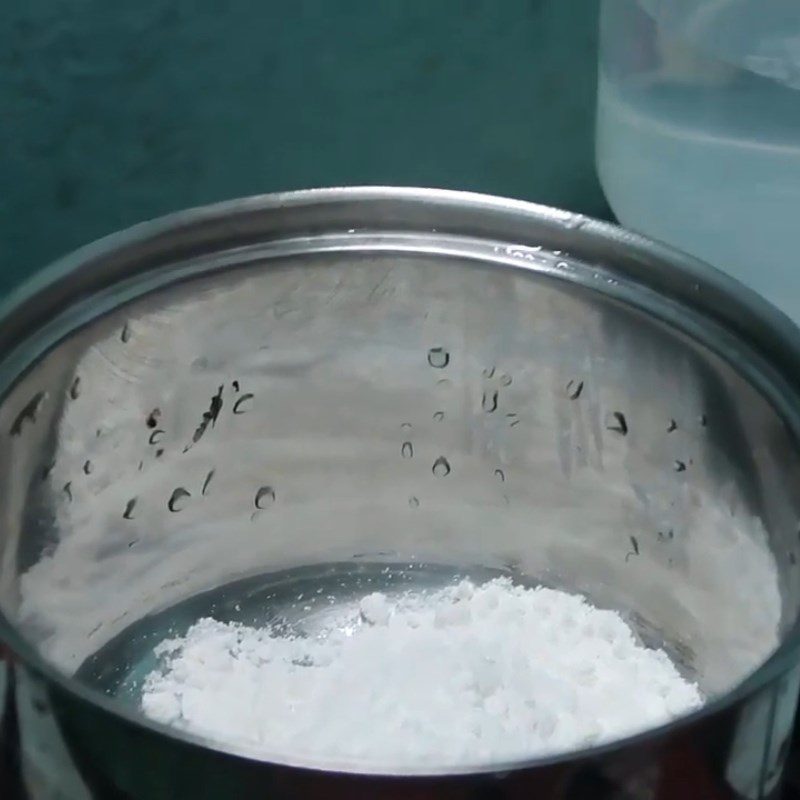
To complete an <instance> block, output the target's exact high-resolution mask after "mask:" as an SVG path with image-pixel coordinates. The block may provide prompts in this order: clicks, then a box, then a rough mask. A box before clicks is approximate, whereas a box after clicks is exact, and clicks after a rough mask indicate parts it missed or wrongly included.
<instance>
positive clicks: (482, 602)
mask: <svg viewBox="0 0 800 800" xmlns="http://www.w3.org/2000/svg"><path fill="white" fill-rule="evenodd" d="M352 622H353V625H351V626H349V627H348V628H347V629H346V630H333V631H330V632H328V633H327V634H326V635H324V636H319V637H316V638H302V637H286V636H279V635H277V633H275V632H273V631H271V630H269V629H258V628H251V627H246V626H243V625H238V624H227V623H221V622H217V621H215V620H213V619H208V618H206V619H201V620H199V621H198V622H197V623H196V624H195V625H193V626H192V627H191V628H190V629H189V631H188V632H187V634H186V636H185V637H183V638H179V639H172V640H166V641H164V642H162V643H161V644H160V645H158V647H157V648H156V655H158V656H159V657H160V658H161V659H162V666H161V668H160V669H158V670H156V671H154V672H152V673H150V675H148V677H147V678H146V680H145V684H144V687H143V694H142V709H143V711H144V713H145V714H146V715H147V716H149V717H151V718H153V719H155V720H158V721H160V722H164V723H167V724H171V725H174V726H176V727H178V728H182V729H186V730H191V731H194V732H196V733H199V734H203V735H205V736H207V737H209V738H211V739H214V740H216V741H219V742H226V743H229V744H240V745H245V746H247V747H249V748H253V747H256V748H258V749H260V750H262V751H263V753H264V755H270V754H271V755H273V756H278V755H280V754H283V755H284V756H286V755H289V754H291V755H292V756H294V757H304V758H308V759H315V758H316V759H320V760H329V759H333V760H336V759H339V760H343V761H350V762H361V763H365V762H371V763H374V764H380V765H383V766H389V765H394V766H401V765H407V766H413V765H424V764H438V765H451V766H457V765H459V764H461V765H465V764H471V765H476V764H481V763H483V764H488V763H497V762H504V761H510V760H514V759H521V758H529V757H534V756H541V755H546V754H552V753H556V752H563V751H568V750H573V749H576V748H582V747H586V746H588V745H592V744H597V743H599V742H605V741H609V740H612V739H616V738H619V737H622V736H625V735H628V734H631V733H634V732H636V731H640V730H643V729H646V728H650V727H653V726H656V725H659V724H661V723H664V722H666V721H668V720H670V719H672V718H673V717H675V716H678V715H681V714H685V713H687V712H689V711H691V710H693V709H696V708H698V707H699V706H700V705H701V704H702V699H701V695H700V693H699V691H698V689H697V686H695V685H694V684H692V683H689V682H688V681H686V680H684V679H683V678H682V677H681V676H680V675H679V674H678V671H677V670H676V669H675V667H674V665H673V664H672V663H671V661H670V659H669V658H668V656H667V655H666V654H665V653H664V652H663V651H661V650H653V649H648V648H645V647H644V646H642V645H641V644H639V643H638V641H637V640H636V638H635V636H634V634H633V632H632V631H631V629H630V628H629V627H628V625H627V624H626V623H625V622H624V621H623V620H622V618H621V617H620V615H619V614H617V613H615V612H613V611H605V610H600V609H597V608H594V607H593V606H591V605H590V604H589V603H588V602H587V601H586V600H585V599H584V598H583V597H581V596H578V595H571V594H568V593H566V592H561V591H555V590H552V589H545V588H536V589H526V588H523V587H520V586H515V585H514V584H512V582H511V581H510V580H508V579H505V578H500V579H497V580H493V581H491V582H489V583H485V584H483V585H480V586H476V585H474V584H473V583H471V582H469V581H462V582H461V583H459V584H458V585H456V586H451V587H448V588H446V589H442V590H440V591H437V592H431V593H409V594H406V595H403V596H402V597H399V598H397V597H387V596H386V595H384V594H381V593H374V594H371V595H368V596H366V597H364V598H363V600H362V601H361V604H360V609H359V613H358V617H357V619H354V620H352Z"/></svg>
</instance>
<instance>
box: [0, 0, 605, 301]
mask: <svg viewBox="0 0 800 800" xmlns="http://www.w3.org/2000/svg"><path fill="white" fill-rule="evenodd" d="M596 16H597V9H596V3H595V2H594V0H585V1H584V2H563V0H561V1H560V0H494V1H492V0H458V1H457V0H428V1H427V2H420V1H419V0H385V1H383V2H382V1H381V0H339V1H338V2H334V1H332V0H328V2H325V0H305V1H304V0H295V1H294V2H292V1H291V0H281V1H277V0H276V1H275V2H270V0H192V2H190V1H189V0H137V2H135V3H128V2H109V0H27V2H26V1H25V0H6V4H5V5H4V8H3V11H2V18H3V20H2V22H0V112H1V114H2V116H0V291H1V290H3V289H7V288H8V287H9V286H11V285H12V284H13V283H15V282H17V281H18V280H19V279H20V278H21V277H23V276H24V275H26V274H29V273H30V271H31V270H34V269H36V268H38V267H40V266H41V265H43V264H45V263H46V262H48V261H49V260H51V259H53V258H54V257H56V256H58V255H60V254H62V253H64V252H66V251H68V250H70V249H72V248H74V247H76V246H78V245H80V244H83V243H85V242H87V241H90V240H91V239H94V238H96V237H98V236H101V235H103V234H106V233H109V232H111V231H113V230H115V229H118V228H121V227H124V226H127V225H130V224H132V223H134V222H138V221H140V220H143V219H148V218H151V217H153V216H157V215H159V214H162V213H165V212H168V211H171V210H175V209H179V208H183V207H186V206H192V205H198V204H202V203H208V202H212V201H215V200H221V199H224V198H230V197H235V196H240V195H245V194H253V193H258V192H268V191H275V190H281V189H292V188H304V187H310V186H321V185H339V184H377V183H388V184H406V185H423V186H442V187H452V188H462V189H471V190H476V191H483V192H491V193H496V194H503V195H510V196H515V197H521V198H527V199H532V200H537V201H540V202H545V203H550V204H553V205H559V206H565V207H568V208H571V209H574V210H579V211H584V212H587V213H592V214H599V215H603V214H606V213H607V211H606V206H605V203H604V201H603V198H602V195H601V192H600V188H599V185H598V183H597V179H596V177H595V173H594V164H593V162H594V156H593V123H594V120H593V117H594V96H595V80H596V72H595V60H596V57H595V49H596Z"/></svg>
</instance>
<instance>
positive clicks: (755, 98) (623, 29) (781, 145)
mask: <svg viewBox="0 0 800 800" xmlns="http://www.w3.org/2000/svg"><path fill="white" fill-rule="evenodd" d="M597 162H598V170H599V173H600V179H601V183H602V184H603V188H604V189H605V192H606V195H607V197H608V200H609V203H610V204H611V207H612V208H613V210H614V212H615V213H616V214H617V216H618V218H619V219H620V221H621V222H622V223H623V224H624V225H626V226H627V227H630V228H633V229H635V230H639V231H641V232H642V233H646V234H648V235H650V236H653V237H655V238H658V239H661V240H663V241H665V242H668V243H670V244H672V245H674V246H676V247H679V248H681V249H682V250H685V251H687V252H689V253H692V254H693V255H696V256H698V257H700V258H703V259H705V260H706V261H709V262H710V263H712V264H714V265H715V266H717V267H719V268H720V269H722V270H725V271H726V272H728V273H730V274H731V275H733V276H735V277H737V278H739V279H740V280H742V281H743V282H744V283H746V284H748V285H750V286H751V287H752V288H754V289H756V290H757V291H759V292H761V293H762V294H763V295H764V296H765V297H767V298H768V299H770V300H772V301H773V302H774V303H776V304H777V305H778V306H779V307H781V308H782V309H783V310H784V311H786V312H787V313H788V314H789V315H790V316H793V317H794V318H795V320H800V256H799V255H798V243H799V242H800V0H603V4H602V11H601V54H600V75H599V90H598V125H597Z"/></svg>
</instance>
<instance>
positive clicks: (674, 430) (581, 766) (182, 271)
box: [0, 188, 800, 800]
mask: <svg viewBox="0 0 800 800" xmlns="http://www.w3.org/2000/svg"><path fill="white" fill-rule="evenodd" d="M0 358H1V359H2V360H1V361H0V385H1V386H2V392H3V401H2V406H0V433H1V434H2V436H3V453H4V458H3V459H2V461H0V498H2V504H1V505H0V514H2V531H3V535H2V542H1V543H0V547H1V548H2V549H1V550H0V603H1V604H2V612H3V620H2V633H3V637H4V638H5V640H6V642H7V644H8V645H9V646H10V648H11V650H12V652H13V654H14V659H15V660H14V664H15V667H14V672H15V676H16V697H17V701H18V703H17V706H18V707H17V709H16V718H17V719H18V720H19V726H18V727H19V731H20V733H19V736H20V739H21V748H22V761H23V767H24V773H25V776H26V780H27V782H28V790H29V791H30V792H32V793H33V796H35V797H44V796H50V795H48V794H47V793H48V791H50V790H49V789H48V788H47V786H46V784H47V781H46V780H44V779H43V778H42V773H46V772H47V769H48V768H47V767H46V766H45V767H42V766H41V764H42V763H43V762H42V760H41V758H39V761H38V762H37V753H39V754H41V753H42V752H46V753H47V754H49V756H48V757H51V758H55V756H54V755H53V754H54V753H56V752H57V749H58V748H63V752H62V753H61V756H60V758H61V759H62V761H63V760H65V759H66V760H67V761H68V762H69V763H70V764H71V765H73V766H74V769H75V773H74V774H73V775H72V777H71V778H70V780H71V781H72V783H70V784H69V786H70V787H72V788H69V789H68V790H66V791H67V795H66V796H68V797H70V796H74V797H86V796H90V797H130V798H177V797H250V796H253V797H256V796H258V797H265V796H268V797H276V798H284V797H304V798H309V797H311V798H315V797H325V798H331V797H340V796H341V797H348V798H359V797H364V798H367V797H369V798H374V797H381V798H392V797H397V798H429V797H430V798H433V797H437V798H438V797H447V798H488V797H492V798H495V797H496V798H506V797H507V798H516V797H532V796H536V797H537V798H567V797H569V798H581V797H592V798H626V799H628V800H634V799H636V800H638V798H650V799H651V800H652V799H653V798H657V799H658V800H661V799H663V798H678V797H680V798H681V800H686V798H692V797H698V798H700V797H702V798H704V800H711V799H712V798H731V797H748V798H761V797H772V796H774V794H775V792H776V791H777V790H778V785H779V782H780V776H781V771H782V762H783V759H784V756H785V754H786V750H787V747H788V740H789V737H790V732H791V725H792V719H793V714H794V706H795V701H796V697H797V693H798V682H799V681H800V672H799V671H798V643H799V641H800V639H799V635H798V630H797V616H798V599H799V597H800V595H799V592H798V590H799V589H800V583H799V580H800V579H799V578H798V568H797V566H796V561H797V550H798V547H799V546H798V535H797V520H798V505H800V498H799V497H798V496H797V493H796V492H795V491H794V489H795V487H796V486H797V485H798V483H799V479H800V459H799V458H798V444H797V438H796V435H797V432H798V430H800V413H799V412H800V398H799V397H798V393H799V392H800V387H799V386H798V381H797V376H798V375H800V347H798V337H797V332H796V331H795V329H794V328H793V327H792V326H791V324H790V323H789V322H788V321H787V320H786V319H784V318H783V317H782V316H781V315H780V314H778V313H777V312H776V311H775V310H773V309H772V308H770V307H769V306H767V305H766V304H765V303H764V302H762V301H761V300H760V299H759V298H757V297H756V296H754V295H753V294H751V293H750V292H748V291H747V290H745V289H743V288H742V287H741V286H739V285H737V284H735V283H733V282H731V281H730V280H728V279H726V278H724V277H723V276H722V275H720V274H718V273H716V272H714V271H713V270H711V269H710V268H708V267H705V266H704V265H702V264H699V263H697V262H695V261H692V260H690V259H688V258H686V257H684V256H681V255H679V254H677V253H675V252H673V251H670V250H668V249H666V248H664V247H661V246H660V245H656V244H654V243H652V242H648V241H646V240H643V239H641V238H639V237H636V236H633V235H631V234H627V233H624V232H622V231H620V230H619V229H617V228H614V227H612V226H609V225H606V224H602V223H599V222H595V221H593V220H590V219H587V218H585V217H581V216H576V215H573V214H569V213H566V212H561V211H556V210H553V209H547V208H542V207H537V206H533V205H530V204H526V203H519V202H515V201H511V200H502V199H496V198H490V197H482V196H477V195H470V194H463V193H454V192H441V191H432V190H417V189H389V188H385V189H381V188H377V189H331V190H319V191H310V192H300V193H294V194H284V195H271V196H266V197H259V198H253V199H247V200H239V201H234V202H231V203H224V204H221V205H217V206H212V207H209V208H204V209H198V210H193V211H188V212H185V213H180V214H176V215H173V216H170V217H168V218H165V219H163V220H158V221H155V222H150V223H146V224H144V225H141V226H138V227H136V228H133V229H131V230H129V231H127V232H124V233H121V234H117V235H115V236H112V237H110V238H108V239H105V240H103V241H101V242H99V243H97V244H94V245H91V246H89V247H87V248H85V249H83V250H82V251H79V252H78V253H76V254H74V255H72V256H70V257H68V258H67V259H65V260H64V261H62V262H59V263H58V264H56V265H55V266H53V267H52V268H51V269H49V270H48V271H46V272H45V273H43V274H42V275H40V276H39V277H38V278H37V279H36V280H35V281H33V282H32V283H30V284H29V285H28V286H27V287H26V288H25V289H23V290H22V291H21V292H19V293H18V294H17V295H16V296H15V297H13V298H12V299H11V300H10V301H9V302H8V303H7V304H6V305H5V307H4V308H3V310H2V324H1V325H0ZM387 570H388V571H392V572H393V573H394V574H395V575H402V576H403V579H404V580H406V581H408V582H409V583H413V582H415V581H416V582H423V583H427V584H428V585H431V584H435V583H437V582H442V581H447V580H449V579H450V578H451V577H452V575H453V574H455V573H463V572H469V571H477V572H478V573H479V574H487V575H490V574H511V575H513V576H514V577H515V578H517V579H519V580H528V581H536V582H543V583H545V584H548V585H554V586H559V587H564V588H567V589H569V590H572V591H580V592H583V593H584V594H586V595H587V596H588V597H590V598H591V599H592V600H593V601H594V602H595V603H597V604H600V605H602V606H606V607H612V608H617V609H621V610H625V611H627V612H629V613H630V615H631V616H630V618H631V621H632V624H634V625H635V627H636V628H637V629H638V630H639V632H640V634H641V635H642V636H643V637H644V638H645V639H646V640H648V639H649V640H652V641H653V642H656V643H658V644H660V645H664V646H665V647H666V648H667V649H668V650H669V652H670V653H671V655H672V656H673V658H674V659H675V660H676V662H677V663H678V664H679V665H680V666H681V668H682V669H684V670H685V672H686V673H687V674H688V675H690V676H691V677H692V678H693V679H695V680H697V681H698V682H699V684H700V686H701V688H702V689H703V690H704V691H705V692H706V693H707V695H708V696H709V702H708V703H707V705H706V706H705V707H704V708H703V709H702V710H701V711H700V712H698V713H695V714H693V715H691V716H689V717H686V718H684V719H681V720H678V721H676V722H674V723H672V724H670V725H667V726H665V727H662V728H660V729H658V730H653V731H648V732H646V733H643V734H638V735H635V736H633V737H630V738H627V739H625V740H623V741H619V742H616V743H613V744H609V745H604V746H601V747H597V748H594V749H592V750H587V751H583V752H577V753H569V754H566V755H563V756H559V757H553V758H544V759H541V758H540V759H530V760H526V761H521V762H518V763H517V762H515V763H502V764H485V763H476V764H472V765H468V766H460V767H458V768H453V766H452V765H447V764H441V765H435V766H432V767H431V766H426V767H425V768H424V769H408V768H403V769H397V768H395V767H394V766H393V765H391V764H375V763H360V762H357V761H354V762H352V763H342V762H337V761H320V760H310V759H308V758H307V757H304V756H303V755H302V754H297V753H287V752H275V753H268V754H267V755H266V756H265V755H264V754H262V753H256V752H255V751H249V750H247V749H242V748H235V747H231V746H228V745H226V744H225V743H215V742H210V741H208V740H205V739H202V738H200V737H197V736H193V735H189V734H185V733H181V732H178V731H176V730H173V729H169V728H166V727H163V726H160V725H158V724H155V723H153V722H151V721H148V720H146V719H145V718H144V717H143V716H142V715H141V714H140V713H139V712H138V710H137V708H136V704H135V703H134V702H133V701H132V700H131V697H129V696H128V695H126V691H127V690H128V689H129V688H130V685H131V681H132V680H133V679H132V678H131V674H132V670H133V671H135V668H136V667H137V665H140V664H141V663H142V659H143V658H145V655H146V654H147V653H148V652H149V650H150V648H152V644H153V642H154V641H155V640H156V639H157V638H158V637H159V636H160V635H163V634H164V632H165V630H166V629H167V627H169V626H172V627H173V628H174V627H176V626H178V627H179V626H180V624H182V621H183V622H185V621H186V620H189V619H191V618H192V617H193V615H194V616H196V615H197V614H198V613H200V612H201V611H206V612H207V611H208V610H209V609H210V610H211V611H213V612H214V613H216V614H218V615H220V616H222V617H223V618H224V617H226V615H227V616H228V617H231V616H235V614H236V613H239V612H240V616H241V615H246V614H257V613H267V612H268V613H273V611H274V610H275V608H276V607H279V608H280V611H281V613H282V614H283V615H285V616H286V615H289V616H291V615H292V614H294V618H293V619H292V622H293V624H297V625H300V626H306V627H309V628H313V626H314V625H316V624H320V617H321V615H322V612H321V611H320V610H319V609H317V608H316V607H315V608H312V609H310V610H309V609H306V608H305V607H303V608H301V609H299V610H295V611H292V610H291V605H290V604H289V603H288V601H287V600H286V597H288V595H289V593H291V592H296V589H297V587H298V586H300V585H305V584H306V583H307V584H309V585H321V582H326V581H327V582H329V583H330V582H331V581H333V579H334V578H335V583H336V585H339V584H344V585H345V587H344V589H343V590H342V592H341V596H340V597H339V598H338V600H340V601H341V603H343V604H346V603H347V602H352V601H353V598H354V597H358V595H359V593H362V594H363V593H366V592H368V591H372V590H373V589H374V588H375V585H376V583H377V581H379V577H378V576H380V575H382V574H386V572H387ZM373 578H374V579H375V582H374V583H373V582H370V581H372V579H373ZM242 609H243V610H242ZM126 687H127V688H126ZM365 724H370V723H369V720H365ZM37 764H39V765H40V766H39V768H38V773H37ZM26 765H27V766H26ZM32 775H33V776H34V777H31V776H32ZM36 775H38V777H36ZM59 780H60V781H61V784H62V785H61V791H65V790H64V786H65V785H67V784H65V782H64V781H65V779H59ZM37 787H38V788H37ZM53 796H55V795H53ZM61 796H64V795H61Z"/></svg>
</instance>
